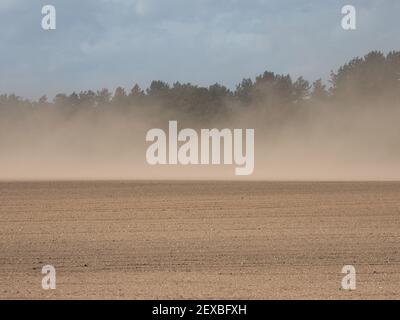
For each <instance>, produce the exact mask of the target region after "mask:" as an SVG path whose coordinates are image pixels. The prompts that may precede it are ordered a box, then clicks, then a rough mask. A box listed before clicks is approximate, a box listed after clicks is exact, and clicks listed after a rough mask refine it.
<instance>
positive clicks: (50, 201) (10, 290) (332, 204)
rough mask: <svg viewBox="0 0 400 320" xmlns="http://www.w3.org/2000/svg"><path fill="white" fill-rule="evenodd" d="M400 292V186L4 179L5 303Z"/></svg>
mask: <svg viewBox="0 0 400 320" xmlns="http://www.w3.org/2000/svg"><path fill="white" fill-rule="evenodd" d="M47 264H50V265H54V267H55V268H56V271H57V288H56V290H43V289H42V287H41V281H42V277H43V275H42V274H41V269H42V267H43V266H44V265H47ZM348 264H350V265H354V267H355V268H356V271H357V289H356V290H354V291H345V290H343V289H341V280H342V278H343V276H344V274H342V273H341V269H342V267H343V266H344V265H348ZM399 297H400V183H397V182H117V181H114V182H2V183H0V298H1V299H11V298H16V299H43V298H47V299H61V298H64V299H95V298H96V299H106V298H107V299H398V298H399Z"/></svg>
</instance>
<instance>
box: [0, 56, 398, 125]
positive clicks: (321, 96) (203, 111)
mask: <svg viewBox="0 0 400 320" xmlns="http://www.w3.org/2000/svg"><path fill="white" fill-rule="evenodd" d="M399 89H400V51H392V52H389V53H387V54H386V55H385V54H384V53H382V52H380V51H372V52H370V53H368V54H366V55H365V56H364V57H361V58H360V57H356V58H354V59H352V60H351V61H349V62H347V63H345V64H344V65H342V66H341V67H340V68H339V69H338V70H337V71H332V72H331V75H330V79H329V83H324V82H323V81H322V80H321V79H318V80H316V81H314V82H312V83H310V82H309V81H308V80H306V79H304V78H303V77H299V78H297V79H296V80H294V79H292V78H291V76H290V75H284V74H276V73H274V72H270V71H265V72H264V73H261V74H260V75H258V76H257V77H256V78H255V79H251V78H244V79H243V80H242V81H241V82H240V83H239V84H238V85H237V86H236V88H235V89H234V90H230V89H229V88H227V87H226V86H224V85H223V84H219V83H215V84H212V85H210V86H208V87H201V86H196V85H193V84H191V83H180V82H175V83H173V84H172V85H171V84H168V83H166V82H163V81H160V80H155V81H153V82H151V84H150V86H149V87H148V88H146V89H142V88H140V87H139V85H137V84H135V85H134V86H133V87H132V89H125V88H122V87H118V88H117V89H116V90H115V92H110V91H109V90H108V89H106V88H103V89H101V90H97V91H92V90H88V91H81V92H72V93H70V94H65V93H59V94H57V95H55V97H54V99H52V101H48V98H47V96H46V95H44V96H42V97H41V98H40V99H38V100H37V101H31V100H28V99H24V98H21V97H19V96H18V95H16V94H1V95H0V115H1V117H3V120H4V117H10V116H12V117H17V118H18V117H24V118H25V117H26V116H29V113H32V112H38V111H39V112H41V113H42V112H44V113H51V112H54V111H56V112H58V113H60V112H61V114H63V115H66V116H68V117H74V116H79V115H80V114H82V112H84V113H85V114H86V115H88V114H90V113H96V114H98V113H103V112H105V113H109V112H113V113H119V114H128V113H129V114H131V115H133V116H134V115H135V114H136V113H137V114H138V115H143V114H155V115H159V116H160V115H161V114H162V113H165V114H166V115H167V117H169V118H170V119H172V118H173V119H187V120H193V121H195V122H196V123H207V122H210V121H218V119H219V120H221V119H229V118H232V117H234V116H237V115H238V114H246V113H247V112H256V113H258V114H259V115H260V116H262V117H267V118H268V116H269V115H270V116H271V118H272V119H275V120H277V121H279V119H281V120H282V119H287V118H290V117H291V115H293V116H296V115H297V116H298V115H299V113H300V114H301V113H302V112H307V110H309V109H310V108H318V107H319V106H320V105H324V106H330V107H332V108H346V107H347V108H349V107H351V106H354V105H358V106H362V105H374V106H375V107H376V108H379V107H380V106H382V105H384V106H385V108H387V107H398V106H399V103H400V90H399ZM271 118H270V120H271Z"/></svg>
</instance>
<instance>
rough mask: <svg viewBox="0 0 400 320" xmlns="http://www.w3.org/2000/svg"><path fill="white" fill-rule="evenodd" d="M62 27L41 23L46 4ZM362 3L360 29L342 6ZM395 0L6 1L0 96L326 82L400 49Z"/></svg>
mask: <svg viewBox="0 0 400 320" xmlns="http://www.w3.org/2000/svg"><path fill="white" fill-rule="evenodd" d="M46 4H51V5H54V6H55V8H56V10H57V29H56V30H53V31H44V30H43V29H42V28H41V19H42V14H41V9H42V6H44V5H46ZM346 4H352V5H354V6H355V7H356V8H357V30H356V31H344V30H343V29H342V28H341V18H342V14H341V8H342V6H343V5H346ZM399 16H400V1H398V0H347V1H342V0H324V1H321V0H46V1H42V0H0V93H12V92H15V93H17V94H18V95H21V96H24V97H30V98H37V97H39V96H41V95H42V94H48V95H49V96H50V97H51V96H52V95H54V94H55V93H57V92H66V93H70V92H72V91H73V90H77V91H80V90H87V89H101V88H103V87H107V88H110V89H114V88H115V87H117V86H123V87H126V88H130V87H132V85H133V84H134V83H136V82H137V83H139V84H140V85H141V86H142V87H146V86H148V85H149V83H150V81H151V80H153V79H160V80H164V81H168V82H170V83H172V82H174V81H181V82H191V83H194V84H198V85H209V84H212V83H215V82H220V83H223V84H225V85H227V86H229V87H231V88H234V87H235V85H236V84H237V83H238V82H240V80H241V79H242V78H244V77H254V76H255V75H257V74H260V73H262V72H263V71H265V70H270V71H274V72H276V73H289V74H291V75H292V76H293V77H297V76H299V75H303V76H305V77H306V78H307V79H309V80H311V81H312V80H315V79H316V78H319V77H322V78H324V79H327V77H328V76H329V73H330V70H331V69H335V68H337V67H338V66H339V65H341V64H342V63H343V62H345V61H347V60H348V59H350V58H352V57H354V56H360V55H364V54H365V53H367V52H368V51H370V50H374V49H379V50H383V51H384V52H387V51H389V50H398V49H400V32H399V31H400V18H399Z"/></svg>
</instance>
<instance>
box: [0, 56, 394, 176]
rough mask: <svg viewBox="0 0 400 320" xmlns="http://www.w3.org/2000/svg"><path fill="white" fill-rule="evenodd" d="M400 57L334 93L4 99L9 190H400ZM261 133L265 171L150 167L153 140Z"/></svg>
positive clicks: (359, 73) (152, 91) (281, 78)
mask: <svg viewBox="0 0 400 320" xmlns="http://www.w3.org/2000/svg"><path fill="white" fill-rule="evenodd" d="M398 74H400V52H398V51H393V52H390V53H388V54H386V55H385V54H383V53H381V52H378V51H373V52H370V53H369V54H367V55H366V56H364V57H363V58H354V59H353V60H351V61H350V62H349V63H346V64H344V65H343V66H342V67H340V68H339V69H338V71H337V72H336V73H332V75H331V80H330V82H331V85H330V87H327V86H326V85H324V84H323V83H322V82H321V80H317V81H315V82H314V83H313V84H312V85H311V84H310V83H309V82H308V81H306V80H304V79H303V78H302V77H299V78H298V79H297V80H296V81H292V79H291V78H290V76H289V75H278V74H274V73H272V72H268V71H266V72H264V73H263V74H261V75H260V76H258V77H256V79H255V80H252V79H243V81H242V82H241V83H240V84H239V85H238V86H237V88H236V90H235V91H231V90H229V89H228V88H226V87H224V86H222V85H219V84H215V85H211V86H210V87H208V88H206V87H198V86H194V85H191V84H181V83H179V82H177V83H174V84H173V85H172V86H171V85H169V84H167V83H164V82H162V81H153V82H152V84H151V86H150V87H149V88H148V89H146V91H144V90H142V89H140V87H139V86H137V85H136V86H135V87H134V88H133V89H132V90H131V92H130V93H128V94H127V93H126V92H125V89H123V88H117V90H116V91H115V93H114V95H112V94H111V93H109V92H108V90H107V89H103V90H101V91H97V93H95V92H93V91H90V90H89V91H82V92H80V93H79V94H76V93H73V94H71V95H69V96H68V95H65V94H59V95H57V96H56V97H55V98H54V100H53V102H51V103H49V102H47V98H46V97H44V98H42V99H41V100H39V101H38V102H29V101H25V100H22V99H21V98H18V97H16V96H14V95H9V96H7V95H1V96H0V154H1V157H0V179H2V180H15V179H16V180H25V179H28V180H29V179H255V180H258V179H270V180H398V179H400V165H399V163H400V161H399V160H400V126H399V125H398V119H400V117H399V116H400V96H399V92H400V81H399V79H398ZM170 120H177V121H178V129H184V128H194V129H198V130H199V129H200V128H209V129H211V128H219V129H223V128H229V129H234V128H254V129H255V169H254V173H253V174H252V175H251V176H246V177H237V176H235V175H234V168H235V166H236V165H229V166H226V165H215V166H212V165H207V166H200V165H196V166H182V165H175V166H173V165H164V166H150V165H148V164H147V163H146V148H147V147H148V146H149V145H150V143H146V141H145V135H146V132H147V131H148V130H150V129H152V128H163V129H164V130H166V131H167V128H168V121H170Z"/></svg>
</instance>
